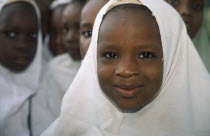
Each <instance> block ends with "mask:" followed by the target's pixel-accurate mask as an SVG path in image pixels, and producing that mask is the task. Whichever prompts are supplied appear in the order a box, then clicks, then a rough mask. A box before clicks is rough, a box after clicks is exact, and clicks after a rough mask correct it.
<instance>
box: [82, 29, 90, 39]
mask: <svg viewBox="0 0 210 136" xmlns="http://www.w3.org/2000/svg"><path fill="white" fill-rule="evenodd" d="M82 36H84V37H85V38H89V37H91V36H92V30H88V31H83V32H82Z"/></svg>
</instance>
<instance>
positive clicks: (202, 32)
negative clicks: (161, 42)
mask: <svg viewBox="0 0 210 136" xmlns="http://www.w3.org/2000/svg"><path fill="white" fill-rule="evenodd" d="M166 1H167V2H168V3H169V4H171V5H172V6H173V7H174V8H175V9H176V10H177V11H178V12H179V14H180V15H181V17H182V19H183V20H184V22H185V25H186V27H187V32H188V34H189V36H190V38H191V39H192V40H193V43H194V45H195V47H196V49H197V51H198V53H199V54H200V56H201V58H202V60H203V62H204V64H205V66H206V68H207V70H208V71H209V73H210V59H209V58H210V42H209V39H208V34H207V31H206V24H205V23H206V22H205V20H204V16H205V15H204V11H205V1H204V0H166Z"/></svg>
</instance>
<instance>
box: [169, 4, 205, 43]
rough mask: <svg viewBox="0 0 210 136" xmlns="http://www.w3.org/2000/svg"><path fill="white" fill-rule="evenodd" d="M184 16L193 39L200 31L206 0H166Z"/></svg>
mask: <svg viewBox="0 0 210 136" xmlns="http://www.w3.org/2000/svg"><path fill="white" fill-rule="evenodd" d="M166 2H168V3H169V4H171V5H172V6H173V7H174V8H175V9H176V10H177V11H178V12H179V14H180V15H181V16H182V19H183V20H184V22H185V24H186V27H187V32H188V34H189V36H190V38H191V39H193V38H194V37H195V36H196V34H197V33H198V31H199V29H200V27H201V24H202V20H203V14H204V0H166Z"/></svg>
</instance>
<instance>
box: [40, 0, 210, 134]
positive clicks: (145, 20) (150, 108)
mask: <svg viewBox="0 0 210 136" xmlns="http://www.w3.org/2000/svg"><path fill="white" fill-rule="evenodd" d="M169 20H170V21H169ZM172 28H173V29H172ZM209 83H210V76H209V74H208V72H207V70H206V69H205V66H204V65H203V63H202V61H201V59H200V57H199V55H198V53H197V51H196V50H195V48H194V46H193V44H192V42H191V40H190V38H189V36H188V34H187V32H186V28H185V27H184V22H183V21H182V20H181V18H180V16H179V15H178V13H177V12H175V10H173V9H172V7H171V6H169V5H168V4H166V3H165V2H164V1H163V0H110V1H109V2H108V3H107V4H106V5H105V6H104V7H103V8H102V10H101V11H100V12H99V14H98V15H97V18H96V21H95V23H94V27H93V35H92V40H91V43H90V47H89V49H88V51H87V54H86V56H85V58H84V60H83V62H82V65H81V67H80V70H79V72H78V73H77V75H76V77H75V79H74V81H73V83H72V84H71V86H70V88H69V90H68V92H67V93H66V94H65V96H64V99H63V103H62V111H61V114H60V116H59V117H58V118H57V119H56V121H55V122H54V123H53V124H52V125H51V126H50V127H49V129H48V130H47V131H46V132H45V133H43V134H42V135H41V136H58V135H59V136H140V135H143V136H204V135H205V136H207V135H209V133H210V130H209V125H210V116H209V114H210V110H209V101H210V100H209V98H210V92H209V90H210V84H209Z"/></svg>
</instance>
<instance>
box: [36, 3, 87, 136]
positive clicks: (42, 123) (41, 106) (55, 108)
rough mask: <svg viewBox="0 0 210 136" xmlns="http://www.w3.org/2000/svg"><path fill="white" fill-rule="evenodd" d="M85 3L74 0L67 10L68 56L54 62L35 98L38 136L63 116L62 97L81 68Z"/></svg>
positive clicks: (64, 15)
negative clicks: (80, 31) (81, 20)
mask: <svg viewBox="0 0 210 136" xmlns="http://www.w3.org/2000/svg"><path fill="white" fill-rule="evenodd" d="M85 2H86V0H72V2H71V3H69V4H68V5H66V7H65V8H64V14H63V18H62V24H63V41H64V45H65V47H67V48H68V53H65V54H62V55H58V56H57V57H55V58H54V59H52V60H51V61H50V63H49V64H48V66H47V70H46V73H45V74H44V77H43V80H42V84H41V86H40V88H39V92H38V94H37V95H36V96H35V98H34V99H33V105H34V107H33V108H32V111H34V112H33V113H34V115H33V117H32V118H33V132H34V133H33V135H34V136H39V135H40V133H41V132H43V131H44V130H45V129H46V128H47V127H48V126H49V125H50V124H51V123H52V122H53V121H54V120H55V119H56V118H57V117H58V116H59V113H60V109H61V102H62V98H63V96H64V94H65V92H66V91H67V89H68V87H69V86H70V84H71V82H72V81H73V79H74V76H75V75H76V73H77V71H78V69H79V67H80V58H81V57H80V52H79V24H80V14H81V10H82V8H83V6H84V4H85ZM37 112H38V113H37Z"/></svg>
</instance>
